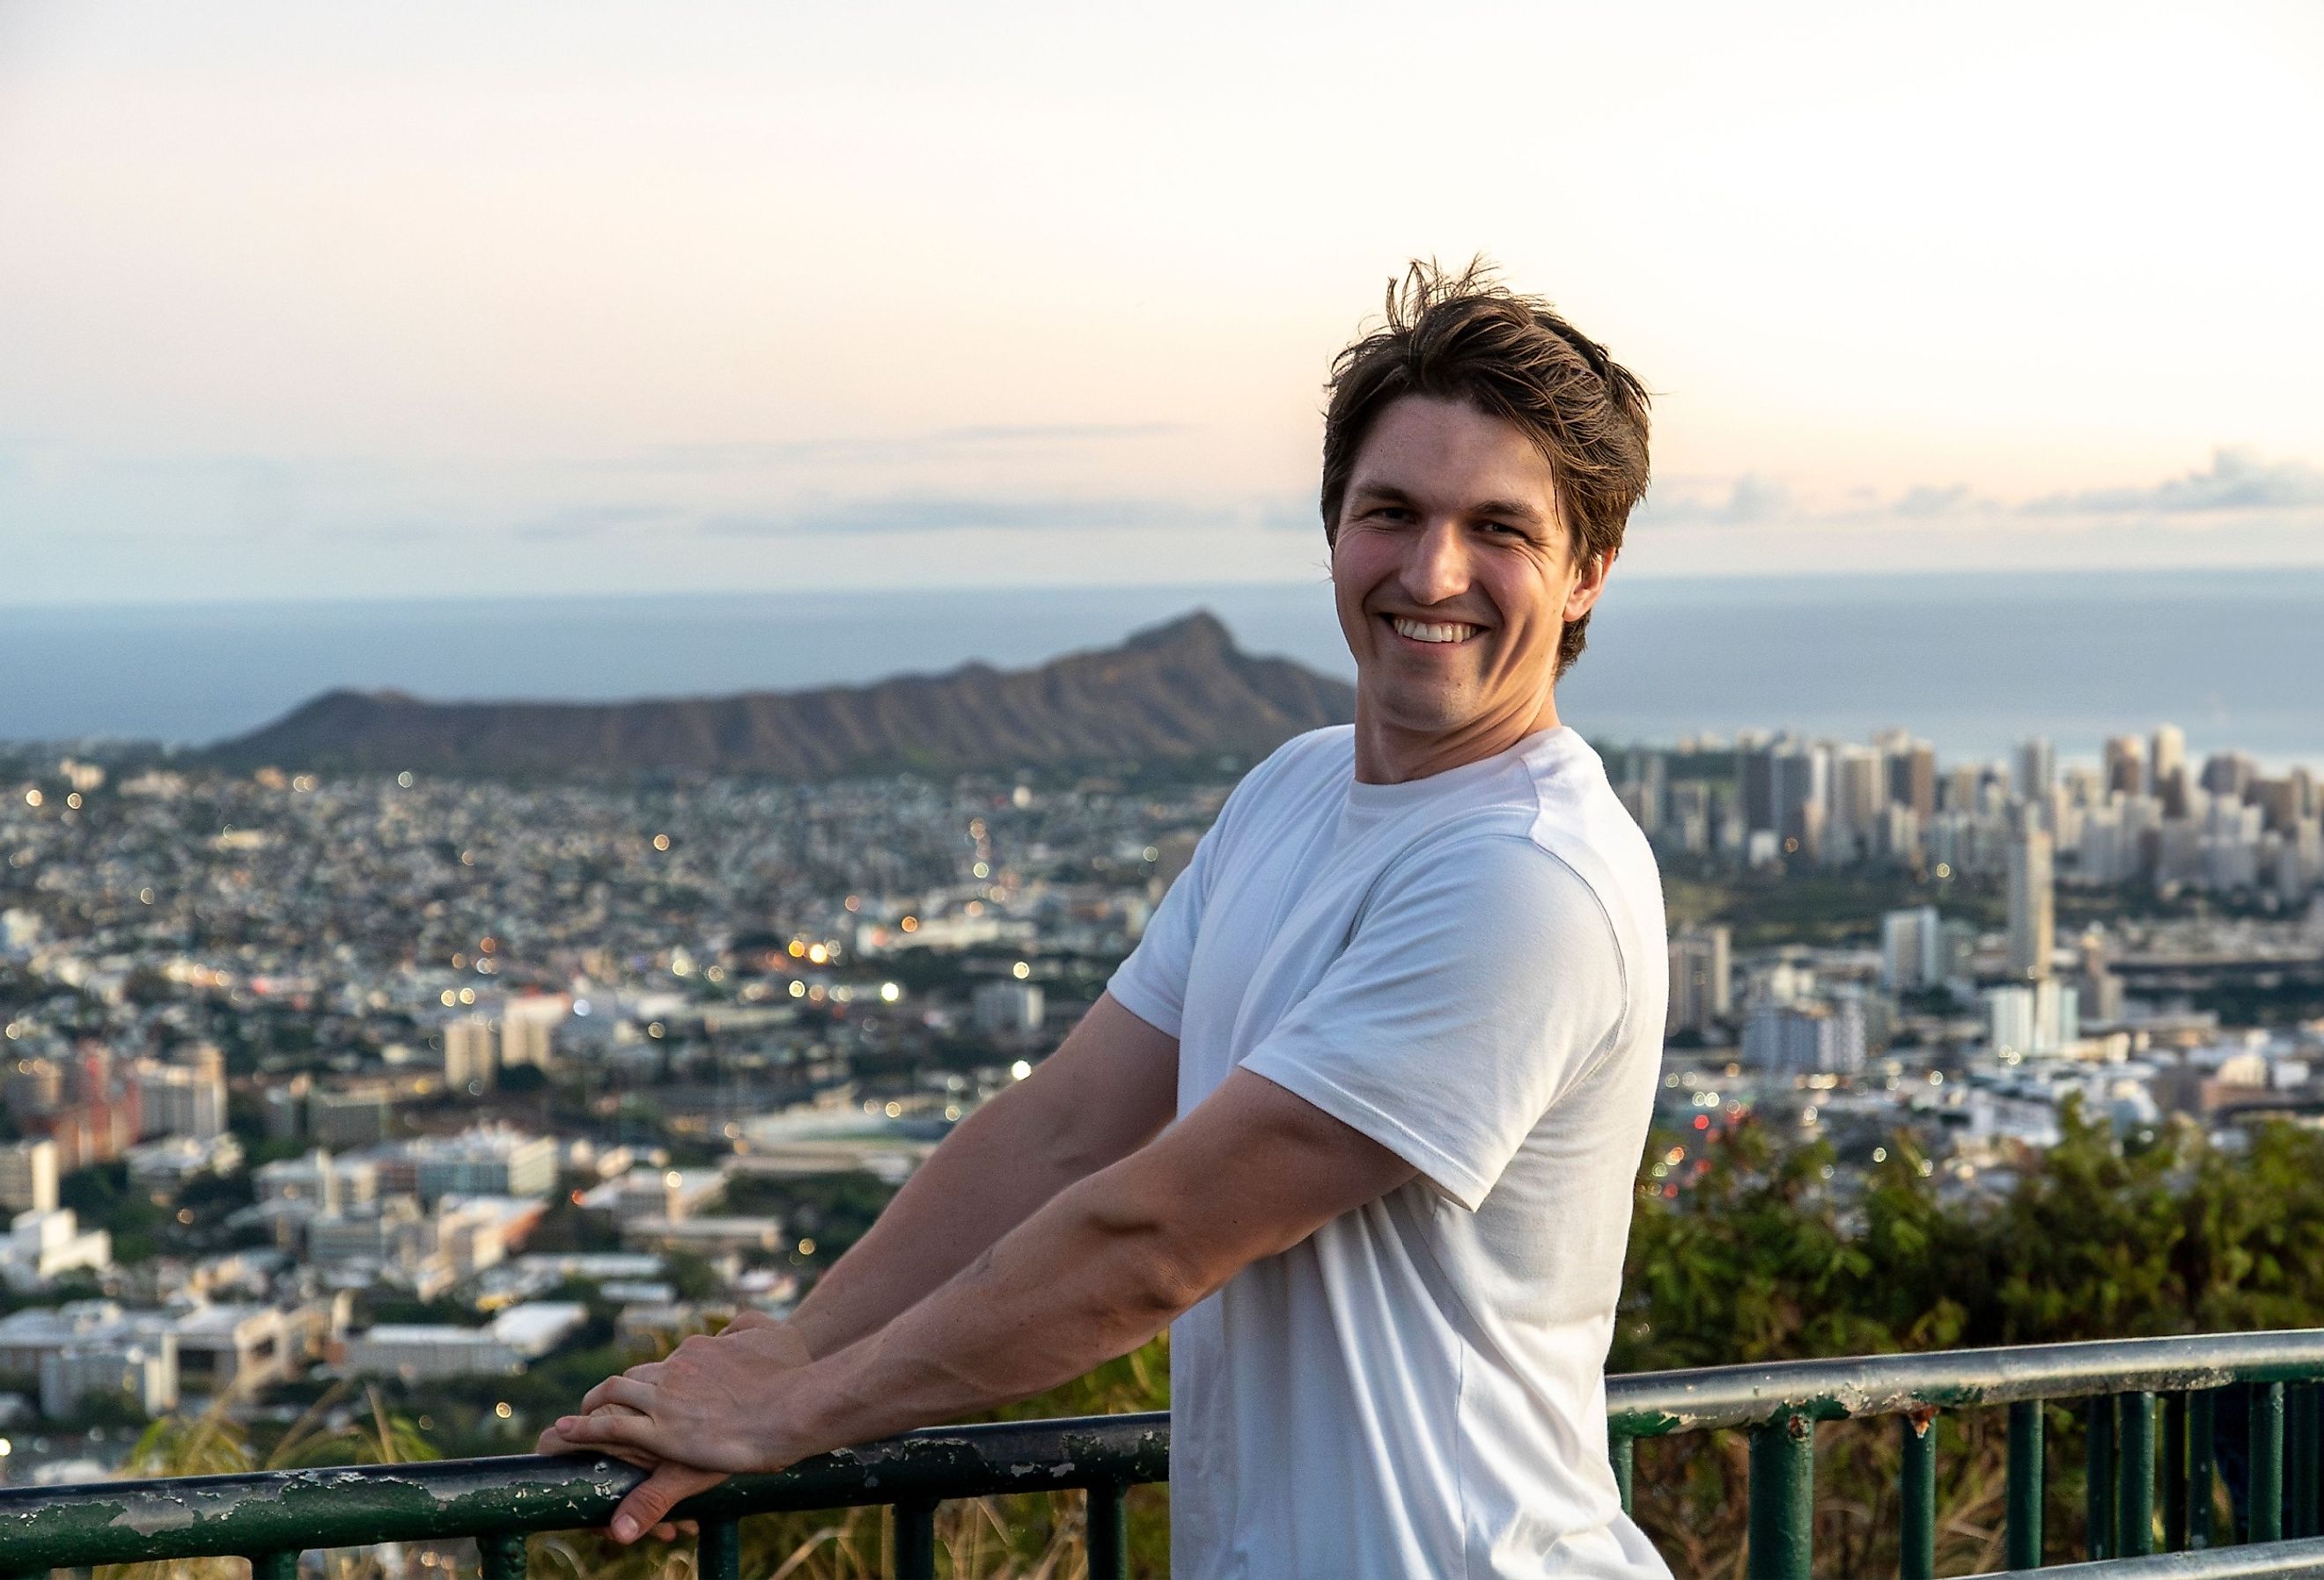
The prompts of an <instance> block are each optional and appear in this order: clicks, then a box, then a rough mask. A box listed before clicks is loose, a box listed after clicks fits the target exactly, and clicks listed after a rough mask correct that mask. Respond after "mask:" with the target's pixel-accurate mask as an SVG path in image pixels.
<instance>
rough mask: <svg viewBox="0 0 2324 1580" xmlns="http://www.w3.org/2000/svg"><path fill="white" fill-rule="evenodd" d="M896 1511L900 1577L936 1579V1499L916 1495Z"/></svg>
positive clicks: (922, 1579)
mask: <svg viewBox="0 0 2324 1580" xmlns="http://www.w3.org/2000/svg"><path fill="white" fill-rule="evenodd" d="M895 1510H896V1580H936V1500H935V1499H934V1498H915V1499H913V1500H912V1501H909V1502H906V1503H898V1504H896V1505H895Z"/></svg>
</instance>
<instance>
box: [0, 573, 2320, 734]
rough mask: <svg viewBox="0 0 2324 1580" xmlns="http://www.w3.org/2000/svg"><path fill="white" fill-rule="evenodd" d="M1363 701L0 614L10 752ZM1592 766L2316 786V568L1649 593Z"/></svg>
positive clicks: (587, 627)
mask: <svg viewBox="0 0 2324 1580" xmlns="http://www.w3.org/2000/svg"><path fill="white" fill-rule="evenodd" d="M1194 608H1207V609H1210V610H1212V611H1213V612H1214V613H1215V614H1218V615H1219V616H1220V617H1221V618H1222V619H1223V620H1224V621H1225V622H1226V623H1227V624H1228V625H1229V627H1230V628H1231V629H1232V630H1233V632H1234V633H1235V635H1236V637H1237V640H1238V641H1239V642H1240V643H1241V645H1242V646H1243V647H1244V648H1245V649H1247V650H1249V651H1256V652H1268V653H1280V654H1284V655H1286V656H1288V657H1291V658H1295V659H1297V660H1300V661H1303V662H1305V663H1308V664H1311V665H1313V666H1314V667H1316V668H1318V669H1321V670H1327V671H1330V672H1333V673H1336V674H1342V675H1351V674H1352V666H1351V664H1350V662H1349V660H1348V657H1347V652H1346V650H1345V649H1344V648H1343V647H1342V644H1341V642H1340V636H1339V632H1338V627H1337V626H1336V624H1334V622H1333V615H1332V609H1331V598H1330V593H1329V589H1328V588H1327V587H1324V586H1323V585H1322V584H1321V583H1320V582H1318V583H1316V584H1314V585H1309V586H1268V587H1249V586H1242V587H1225V586H1221V587H1204V586H1199V585H1189V586H1185V587H1084V588H1065V589H1058V588H1042V589H1003V590H991V589H974V590H965V591H957V592H954V591H908V592H894V593H799V594H792V595H777V594H715V595H709V594H706V595H699V596H640V597H577V598H576V597H567V598H475V599H440V600H428V601H415V602H398V603H386V602H381V603H357V602H339V603H312V604H258V603H251V604H213V605H171V606H162V605H151V606H134V607H133V606H126V605H124V606H115V607H81V608H72V609H50V608H40V609H32V608H14V609H12V608H6V607H0V740H60V741H61V740H72V739H79V738H86V737H91V736H109V737H128V738H138V739H153V740H164V741H174V742H181V743H207V742H209V741H213V740H217V739H221V738H224V737H226V736H230V735H236V734H240V733H242V732H244V731H247V730H250V729H254V728H256V727H257V726H259V725H263V724H264V723H266V722H268V721H269V720H271V719H272V718H274V717H276V716H280V715H281V714H282V713H284V712H286V711H288V710H289V709H290V708H291V707H295V706H297V705H298V704H299V703H300V702H301V701H303V700H305V699H306V698H309V697H311V696H313V695H314V694H316V693H317V692H318V691H322V690H325V689H327V688H333V687H342V686H346V687H357V688H365V689H371V688H397V689H401V690H404V691H409V692H411V693H413V694H415V695H418V696H421V697H428V698H444V699H451V698H637V697H676V696H703V695H714V694H717V693H721V692H728V691H738V690H746V689H756V688H772V689H789V688H798V687H804V686H817V685H825V684H833V683H853V682H861V681H867V680H872V679H881V678H882V677H885V676H890V675H895V674H903V673H911V672H927V671H935V670H946V669H950V668H952V667H954V666H955V665H957V664H960V663H963V662H964V661H969V660H972V659H981V660H984V661H988V662H991V663H993V664H996V665H1000V666H1001V667H1004V668H1009V667H1016V666H1020V665H1025V664H1031V663H1036V662H1038V661H1041V660H1043V659H1046V658H1049V657H1052V656H1054V655H1056V654H1057V653H1061V652H1066V651H1074V650H1076V649H1083V648H1090V647H1098V646H1104V645H1108V644H1111V643H1112V642H1117V641H1119V640H1120V638H1121V637H1122V636H1124V635H1125V634H1127V633H1130V632H1131V631H1134V630H1137V629H1139V628H1140V627H1143V626H1147V625H1151V624H1156V623H1157V622H1160V621H1164V620H1167V619H1170V618H1172V617H1174V616H1176V615H1178V614H1184V613H1185V612H1186V611H1188V610H1190V609H1194ZM1559 702H1560V708H1561V710H1562V712H1563V715H1564V716H1565V718H1566V720H1567V722H1569V723H1571V724H1572V725H1576V726H1577V727H1579V728H1581V729H1582V731H1583V732H1584V733H1585V734H1587V735H1591V737H1592V738H1594V739H1597V740H1599V741H1600V742H1628V741H1672V740H1675V739H1676V738H1678V737H1679V736H1681V735H1695V734H1701V733H1706V732H1708V733H1714V734H1729V733H1732V732H1733V731H1735V730H1736V729H1738V728H1762V729H1772V728H1784V727H1788V728H1793V729H1797V730H1802V731H1805V732H1810V733H1814V734H1819V735H1832V736H1835V737H1839V738H1856V739H1861V738H1863V737H1864V736H1866V735H1868V734H1869V733H1870V732H1872V731H1874V730H1877V729H1880V728H1883V727H1886V726H1889V725H1900V726H1903V727H1904V728H1908V729H1911V730H1913V731H1914V733H1916V734H1918V735H1924V736H1926V737H1928V738H1929V739H1932V740H1933V741H1935V742H1936V743H1937V744H1938V746H1939V748H1940V750H1941V752H1943V753H1945V754H1947V755H1949V756H1978V757H1984V756H1993V755H1998V754H2000V753H2004V752H2006V750H2007V749H2008V747H2009V745H2010V744H2011V743H2012V742H2014V741H2016V740H2019V739H2022V738H2024V737H2025V736H2027V735H2048V736H2050V737H2051V738H2052V740H2054V741H2055V742H2056V743H2057V744H2058V748H2059V751H2060V753H2061V755H2064V756H2067V757H2088V756H2091V755H2094V754H2095V753H2097V751H2098V744H2099V743H2100V741H2102V740H2103V739H2104V737H2106V736H2107V735H2113V734H2117V733H2122V732H2126V731H2137V732H2144V731H2146V730H2148V729H2151V728H2152V727H2153V725H2155V724H2157V723H2159V722H2164V721H2168V722H2171V723H2174V724H2177V725H2181V727H2182V728H2184V729H2185V730H2186V731H2187V735H2188V741H2189V745H2190V750H2192V751H2194V752H2196V753H2204V752H2209V751H2216V750H2223V749H2228V748H2233V749H2236V750H2241V751H2246V752H2249V753H2253V754H2254V755H2255V756H2258V757H2260V758H2261V759H2262V760H2263V761H2265V762H2270V763H2273V764H2281V763H2284V762H2295V761H2297V762H2319V763H2324V569H2294V570H2258V571H2253V570H2190V571H2178V572H2152V571H2137V572H2128V571H2126V572H2097V573H2079V574H2054V575H2023V574H2012V575H2008V576H2005V577H1987V576H1982V575H1971V574H1962V575H1952V574H1945V575H1921V576H1887V577H1864V576H1829V577H1748V578H1746V577H1724V578H1720V579H1716V580H1713V579H1699V580H1696V579H1644V578H1642V579H1638V580H1634V581H1625V580H1623V579H1622V577H1621V576H1620V574H1619V573H1617V574H1616V577H1615V579H1614V581H1613V583H1612V585H1611V586H1610V587H1609V591H1608V596H1607V597H1606V599H1605V601H1604V602H1603V603H1602V604H1601V605H1600V612H1599V614H1598V615H1597V617H1596V619H1595V621H1594V622H1593V624H1592V625H1591V642H1590V650H1589V651H1588V653H1587V654H1585V655H1584V657H1583V658H1582V661H1581V662H1580V664H1578V665H1577V666H1576V667H1575V669H1574V670H1573V671H1572V674H1571V675H1569V676H1568V677H1567V679H1565V681H1564V682H1563V684H1562V686H1561V688H1560V692H1559Z"/></svg>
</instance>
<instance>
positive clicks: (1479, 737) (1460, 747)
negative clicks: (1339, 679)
mask: <svg viewBox="0 0 2324 1580" xmlns="http://www.w3.org/2000/svg"><path fill="white" fill-rule="evenodd" d="M1557 725H1558V717H1557V698H1556V696H1555V694H1554V693H1553V694H1551V695H1549V696H1546V697H1544V698H1542V703H1541V707H1539V709H1537V710H1535V711H1534V712H1532V713H1512V714H1510V715H1508V716H1499V717H1495V716H1487V717H1483V718H1477V719H1471V721H1469V722H1468V723H1467V724H1464V725H1461V726H1460V727H1458V728H1457V729H1452V730H1449V731H1440V732H1432V733H1423V732H1420V731H1416V730H1404V729H1399V728H1397V726H1396V725H1391V724H1388V723H1386V722H1384V721H1382V720H1380V719H1379V718H1378V717H1377V716H1371V710H1370V709H1369V708H1368V707H1365V706H1364V698H1363V694H1362V693H1361V692H1360V691H1359V692H1358V693H1357V694H1356V782H1357V783H1358V784H1403V783H1405V782H1406V781H1409V780H1415V779H1426V778H1428V777H1430V776H1431V775H1433V774H1438V773H1444V772H1449V771H1451V770H1452V769H1455V768H1461V767H1464V766H1466V765H1467V764H1469V763H1471V762H1483V761H1484V760H1485V759H1486V758H1488V757H1498V756H1499V755H1500V754H1501V753H1504V752H1506V751H1508V749H1509V748H1510V747H1512V746H1514V745H1516V744H1517V743H1518V742H1520V741H1522V740H1524V739H1525V738H1526V736H1528V735H1538V734H1540V733H1541V732H1542V731H1544V730H1554V729H1555V728H1557Z"/></svg>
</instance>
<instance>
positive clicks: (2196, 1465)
mask: <svg viewBox="0 0 2324 1580" xmlns="http://www.w3.org/2000/svg"><path fill="white" fill-rule="evenodd" d="M2218 1402H2219V1395H2218V1390H2217V1389H2212V1388H2205V1389H2201V1390H2199V1391H2196V1392H2194V1393H2191V1394H2189V1395H2188V1396H2187V1545H2188V1546H2189V1547H2190V1548H2208V1547H2209V1546H2210V1545H2211V1538H2212V1536H2213V1534H2214V1533H2213V1530H2212V1513H2211V1510H2212V1499H2213V1496H2214V1494H2215V1493H2216V1492H2217V1490H2218V1437H2219V1428H2218V1413H2217V1411H2218Z"/></svg>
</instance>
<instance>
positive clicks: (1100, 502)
mask: <svg viewBox="0 0 2324 1580" xmlns="http://www.w3.org/2000/svg"><path fill="white" fill-rule="evenodd" d="M1261 514H1262V511H1261V510H1260V509H1259V508H1257V507H1237V506H1228V505H1220V504H1211V503H1203V502H1199V501H1191V500H1182V499H1157V498H1135V497H1132V498H1095V499H1056V498H978V497H970V496H963V495H945V494H899V495H891V496H888V497H884V498H866V499H847V500H835V501H831V502H828V503H819V504H807V505H801V506H798V507H796V508H794V509H789V510H780V511H768V512H745V513H724V514H718V515H712V516H707V517H705V518H704V519H703V521H702V523H701V529H702V531H705V532H706V533H709V534H711V535H713V536H715V537H742V538H760V537H789V536H796V535H801V534H807V533H844V534H858V533H885V532H941V531H959V530H961V529H964V528H982V529H986V530H994V529H998V530H1003V531H1008V530H1016V531H1026V530H1032V531H1040V530H1045V529H1047V530H1055V529H1076V528H1083V529H1102V528H1117V527H1163V526H1169V527H1185V526H1230V525H1233V524H1235V523H1236V522H1244V521H1253V520H1257V519H1259V517H1260V515H1261Z"/></svg>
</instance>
